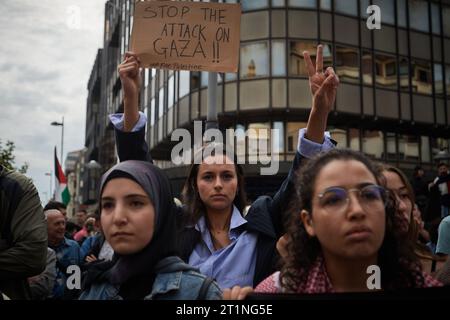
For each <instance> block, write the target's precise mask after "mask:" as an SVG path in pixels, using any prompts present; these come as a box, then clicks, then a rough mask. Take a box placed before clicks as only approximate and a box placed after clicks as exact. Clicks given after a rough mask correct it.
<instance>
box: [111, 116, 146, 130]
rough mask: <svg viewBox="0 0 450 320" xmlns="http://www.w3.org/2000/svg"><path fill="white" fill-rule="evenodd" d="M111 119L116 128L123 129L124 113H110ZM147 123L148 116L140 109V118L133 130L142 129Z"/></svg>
mask: <svg viewBox="0 0 450 320" xmlns="http://www.w3.org/2000/svg"><path fill="white" fill-rule="evenodd" d="M109 120H110V121H111V123H112V124H113V126H114V128H116V129H117V130H120V131H123V123H124V119H123V113H114V114H110V115H109ZM146 123H147V117H146V116H145V114H144V113H142V112H141V111H139V120H138V122H137V123H136V124H135V125H134V127H133V129H132V130H131V132H137V131H139V130H141V129H142V128H145V124H146Z"/></svg>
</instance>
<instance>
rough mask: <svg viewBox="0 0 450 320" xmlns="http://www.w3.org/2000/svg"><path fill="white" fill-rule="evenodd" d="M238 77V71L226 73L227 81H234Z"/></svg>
mask: <svg viewBox="0 0 450 320" xmlns="http://www.w3.org/2000/svg"><path fill="white" fill-rule="evenodd" d="M236 79H237V73H234V72H230V73H225V81H233V80H236Z"/></svg>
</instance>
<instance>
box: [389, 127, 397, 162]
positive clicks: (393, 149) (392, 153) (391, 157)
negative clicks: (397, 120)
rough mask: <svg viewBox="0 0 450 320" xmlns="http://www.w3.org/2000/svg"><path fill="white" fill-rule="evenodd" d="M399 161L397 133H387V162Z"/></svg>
mask: <svg viewBox="0 0 450 320" xmlns="http://www.w3.org/2000/svg"><path fill="white" fill-rule="evenodd" d="M396 159H397V147H396V145H395V133H392V132H386V160H396Z"/></svg>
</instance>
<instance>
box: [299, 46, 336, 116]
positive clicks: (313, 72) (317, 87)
mask: <svg viewBox="0 0 450 320" xmlns="http://www.w3.org/2000/svg"><path fill="white" fill-rule="evenodd" d="M303 56H304V58H305V65H306V70H307V71H308V76H309V86H310V89H311V94H312V96H313V108H316V109H318V110H320V111H325V112H327V113H328V112H330V111H331V109H332V108H333V105H334V101H335V100H336V91H337V87H338V86H339V78H338V76H337V75H336V74H335V72H334V70H333V68H331V67H328V68H327V69H326V70H325V72H324V71H323V46H322V45H318V46H317V54H316V66H315V67H314V65H313V63H312V61H311V57H310V55H309V53H308V52H307V51H304V52H303Z"/></svg>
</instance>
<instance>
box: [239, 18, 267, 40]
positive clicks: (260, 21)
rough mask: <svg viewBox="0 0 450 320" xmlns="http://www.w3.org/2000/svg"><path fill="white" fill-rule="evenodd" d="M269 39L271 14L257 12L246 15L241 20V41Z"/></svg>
mask: <svg viewBox="0 0 450 320" xmlns="http://www.w3.org/2000/svg"><path fill="white" fill-rule="evenodd" d="M268 37H269V12H268V11H257V12H250V13H247V14H245V15H244V16H243V17H242V19H241V41H246V40H253V39H261V38H268Z"/></svg>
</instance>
